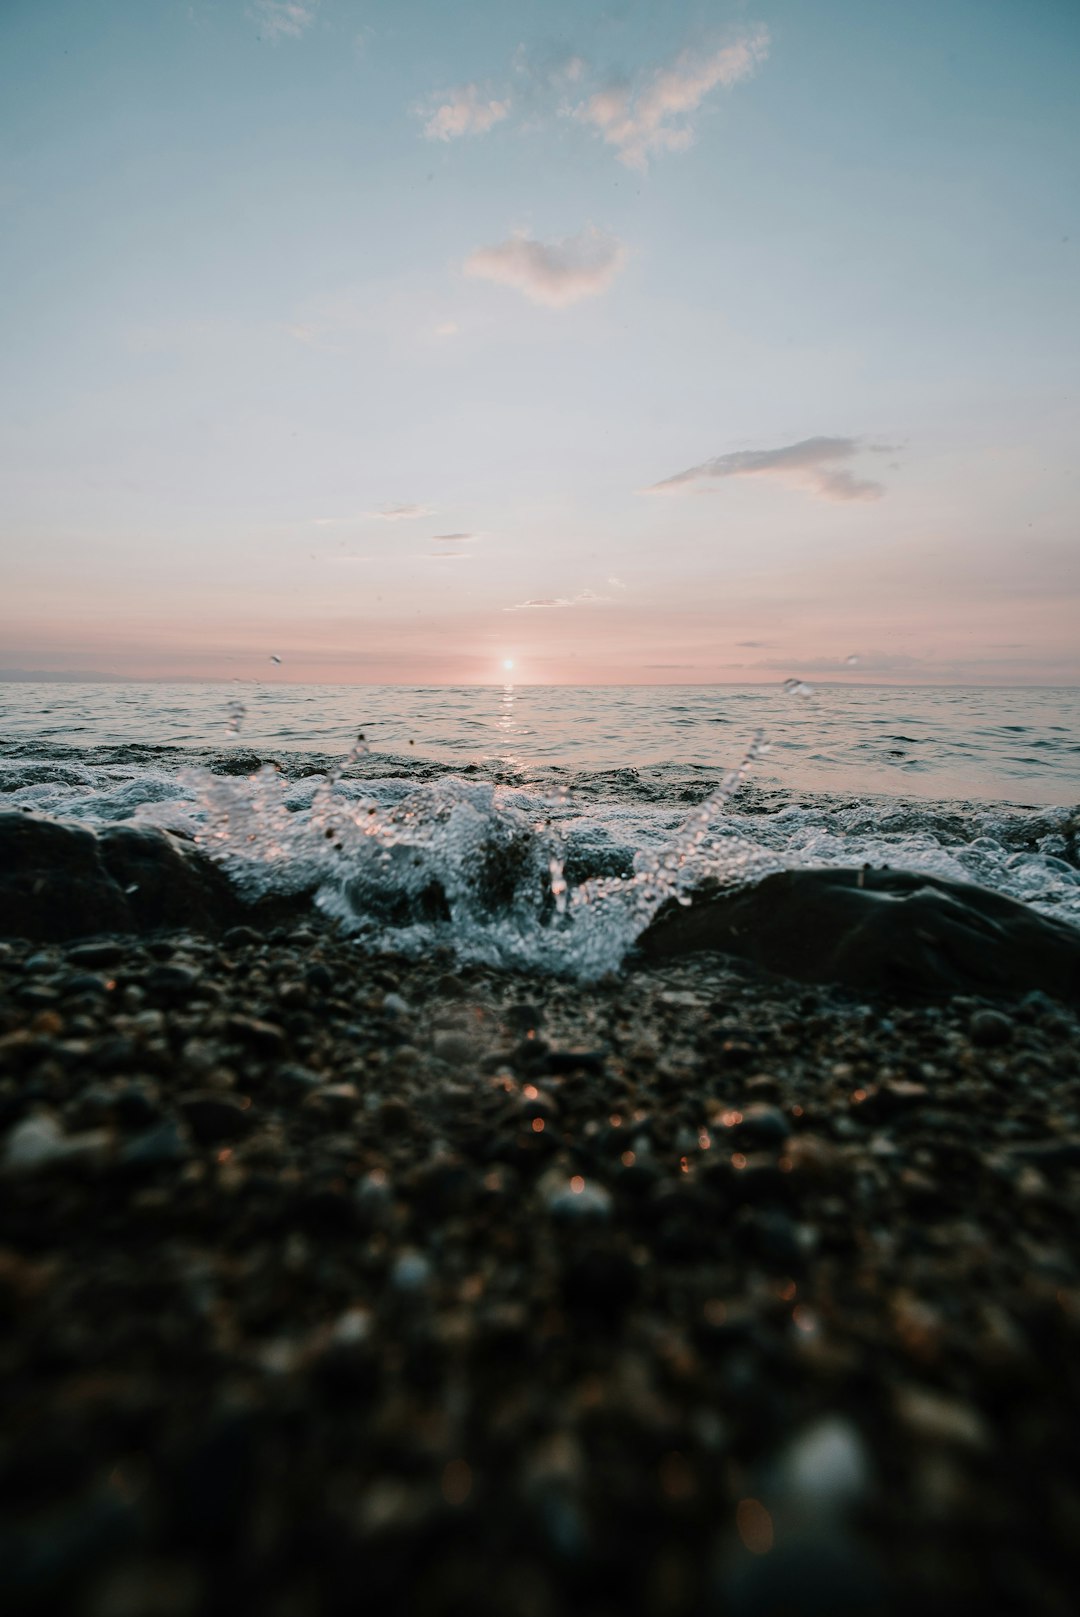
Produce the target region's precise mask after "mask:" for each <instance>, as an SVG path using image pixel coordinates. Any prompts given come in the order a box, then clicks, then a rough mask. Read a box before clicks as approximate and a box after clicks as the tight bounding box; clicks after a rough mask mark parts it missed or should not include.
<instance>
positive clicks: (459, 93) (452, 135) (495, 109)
mask: <svg viewBox="0 0 1080 1617" xmlns="http://www.w3.org/2000/svg"><path fill="white" fill-rule="evenodd" d="M436 100H437V101H438V102H439V105H438V106H435V107H431V106H429V107H427V108H423V109H421V110H420V116H421V117H422V118H425V119H426V120H427V121H426V123H425V124H424V134H425V135H426V136H427V138H428V140H458V139H459V138H460V137H461V136H462V135H484V134H486V133H487V131H488V130H489V129H492V128H493V127H494V126H495V124H497V123H501V122H502V120H503V119H504V118H505V117H506V116H507V114H508V113H509V111H510V101H509V98H508V99H507V100H505V101H494V100H492V101H486V100H484V99H483V98H482V97H481V94H480V89H479V87H478V86H477V85H475V84H463V85H461V87H460V88H459V89H457V90H446V91H444V92H443V94H442V96H440V97H436Z"/></svg>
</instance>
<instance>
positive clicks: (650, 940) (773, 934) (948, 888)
mask: <svg viewBox="0 0 1080 1617" xmlns="http://www.w3.org/2000/svg"><path fill="white" fill-rule="evenodd" d="M640 948H641V952H642V953H643V954H644V955H645V956H646V957H647V958H648V959H650V960H665V959H671V958H673V957H676V956H679V955H682V954H687V953H690V952H692V951H694V950H698V949H715V950H718V951H720V952H721V953H725V954H733V955H739V956H741V957H743V958H745V959H749V960H751V961H753V962H754V963H755V964H756V965H758V966H759V967H761V968H762V969H764V970H766V971H769V972H775V973H777V974H778V975H781V976H786V977H794V978H797V979H800V980H802V981H804V982H838V983H845V984H848V985H849V986H851V987H855V988H870V989H878V990H891V991H893V992H896V993H915V994H947V993H962V992H968V993H971V992H975V993H985V992H998V993H1000V992H1006V993H1022V992H1024V991H1025V990H1027V989H1031V988H1041V989H1043V990H1044V991H1045V992H1048V993H1052V994H1056V995H1058V996H1060V997H1061V998H1064V999H1067V1000H1071V1001H1076V1000H1080V931H1078V930H1077V929H1075V928H1073V927H1071V926H1067V925H1065V924H1064V923H1063V922H1060V921H1052V920H1048V919H1047V918H1046V917H1044V916H1042V915H1039V914H1038V913H1037V912H1036V911H1035V910H1032V909H1030V908H1029V907H1028V906H1027V905H1025V904H1020V903H1017V901H1016V900H1015V899H1011V898H1005V897H1003V896H1002V895H1001V894H1000V893H992V892H989V891H987V890H986V889H984V888H981V887H975V886H970V885H967V884H966V883H961V882H953V881H946V880H944V879H943V878H941V877H937V876H924V875H920V874H916V873H913V872H908V871H899V870H870V869H864V870H785V871H778V872H776V873H775V874H774V875H771V876H766V877H765V878H764V880H763V881H760V882H758V883H757V884H756V885H755V886H753V887H747V888H741V889H739V890H737V891H734V892H732V891H723V890H718V889H716V888H713V889H711V890H710V889H705V890H703V891H702V892H701V893H699V895H698V896H697V899H696V900H695V902H694V904H693V905H692V906H691V907H690V908H689V909H683V908H682V907H680V906H678V905H675V904H671V905H668V906H665V908H664V909H663V910H661V912H660V914H659V915H658V916H657V918H656V920H655V921H654V922H653V923H652V925H651V926H650V927H649V928H648V929H647V930H646V932H645V933H644V934H643V936H642V938H641V940H640Z"/></svg>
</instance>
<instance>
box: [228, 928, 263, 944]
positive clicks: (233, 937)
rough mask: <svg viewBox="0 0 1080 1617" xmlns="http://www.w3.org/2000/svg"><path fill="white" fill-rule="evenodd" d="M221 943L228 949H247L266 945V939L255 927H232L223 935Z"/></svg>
mask: <svg viewBox="0 0 1080 1617" xmlns="http://www.w3.org/2000/svg"><path fill="white" fill-rule="evenodd" d="M221 941H222V944H223V945H224V947H225V948H226V949H246V948H249V947H251V946H252V945H256V946H257V945H258V944H261V943H265V942H266V938H265V936H264V934H263V933H262V932H257V931H256V930H255V928H254V927H253V926H230V927H229V928H228V930H227V931H226V932H223V933H222V936H221Z"/></svg>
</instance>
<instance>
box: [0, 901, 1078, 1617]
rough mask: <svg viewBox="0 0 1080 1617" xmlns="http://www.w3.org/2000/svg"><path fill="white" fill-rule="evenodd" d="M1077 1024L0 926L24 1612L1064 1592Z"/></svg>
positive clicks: (1072, 1487)
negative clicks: (26, 934)
mask: <svg viewBox="0 0 1080 1617" xmlns="http://www.w3.org/2000/svg"><path fill="white" fill-rule="evenodd" d="M1078 1052H1080V1043H1078V1040H1077V1023H1076V1016H1075V1014H1074V1012H1073V1011H1072V1010H1071V1009H1069V1008H1068V1007H1067V1006H1066V1005H1064V1004H1062V1003H1059V1002H1057V1001H1055V1000H1054V999H1053V998H1051V997H1049V996H1047V995H1045V994H1043V993H1041V992H1039V991H1035V992H1029V993H1027V994H1025V995H1023V996H1019V997H1018V996H1015V995H1014V996H1008V995H1006V996H1001V997H997V998H990V999H988V998H986V997H980V996H972V995H966V996H965V995H955V994H954V995H952V996H948V997H944V998H938V999H936V1000H930V999H925V998H924V999H899V998H897V997H895V996H892V997H890V996H884V995H881V994H873V993H862V992H856V991H853V990H851V989H844V988H839V987H837V988H834V987H830V986H828V985H824V986H822V985H818V986H813V987H807V986H806V985H803V984H797V983H792V982H789V981H786V980H784V979H782V978H778V977H770V976H768V975H766V974H761V973H756V972H755V971H754V970H753V969H752V968H751V967H749V966H743V965H740V964H739V963H738V962H735V961H733V960H731V959H730V958H728V957H725V956H721V955H718V954H710V953H708V952H705V953H701V954H697V955H695V956H693V957H688V958H685V959H681V960H674V961H669V962H661V963H653V964H643V963H640V962H638V963H630V964H629V965H628V968H627V969H626V971H624V972H623V973H621V974H619V975H618V976H610V977H608V978H605V979H603V980H602V981H600V982H599V983H593V984H580V983H573V982H559V981H555V980H552V979H551V978H544V977H540V976H538V975H536V974H531V975H530V974H527V973H510V972H500V971H496V970H492V969H489V968H485V967H482V966H462V965H461V964H460V963H457V962H455V960H454V958H453V956H452V955H451V954H450V953H449V952H448V951H441V953H440V952H438V951H436V952H435V953H433V954H432V956H431V957H430V958H426V959H422V960H416V959H412V960H410V959H406V958H404V957H400V956H395V955H393V954H382V955H376V954H372V953H370V952H366V951H365V950H364V949H363V948H362V947H360V946H358V944H357V943H355V942H354V941H352V940H350V939H348V938H346V937H343V936H341V935H340V934H339V933H338V932H336V931H335V930H334V929H333V928H331V927H329V926H328V925H327V924H325V923H324V922H322V921H320V920H318V919H317V918H316V919H311V920H303V921H301V922H300V923H299V924H298V923H296V922H291V923H289V924H287V925H285V926H279V927H277V928H275V929H272V930H270V931H269V932H266V931H263V930H256V929H254V928H252V927H248V926H238V927H232V928H231V929H229V930H226V931H225V932H224V933H223V934H221V935H219V936H217V937H212V936H204V935H201V934H200V933H198V932H197V931H192V930H183V931H176V930H171V931H170V930H168V929H164V930H162V929H159V930H157V931H156V932H154V933H152V934H151V935H148V936H140V937H121V936H109V935H101V936H96V937H93V938H91V939H89V940H81V941H67V942H53V943H40V942H38V943H32V942H26V941H19V940H17V939H16V940H13V941H11V942H8V943H6V944H3V945H0V1134H2V1143H0V1151H2V1157H0V1175H2V1178H0V1310H2V1313H3V1317H4V1322H5V1329H4V1332H3V1335H2V1339H0V1340H2V1346H0V1357H2V1366H3V1377H2V1383H0V1385H2V1392H0V1397H2V1399H3V1405H4V1411H3V1420H2V1422H0V1432H2V1438H0V1500H2V1515H3V1529H2V1538H0V1544H2V1550H3V1553H2V1557H0V1559H2V1564H3V1566H4V1568H5V1574H4V1581H5V1585H6V1594H5V1604H6V1608H7V1609H8V1610H9V1611H13V1612H14V1611H18V1612H27V1613H37V1612H45V1611H64V1612H65V1613H70V1614H71V1617H195V1614H201V1613H204V1612H209V1613H217V1612H222V1613H224V1612H226V1611H228V1612H236V1611H254V1610H259V1611H261V1612H264V1613H266V1614H267V1617H302V1614H303V1617H306V1614H308V1613H319V1614H322V1613H326V1614H327V1617H331V1614H333V1617H336V1614H338V1613H345V1612H353V1611H355V1610H357V1609H383V1610H401V1611H408V1612H410V1613H416V1614H417V1617H428V1614H431V1617H436V1614H438V1617H443V1614H449V1613H451V1612H453V1613H458V1612H461V1613H465V1612H469V1613H491V1614H492V1617H496V1614H498V1617H517V1614H521V1617H548V1614H551V1617H555V1614H557V1613H563V1612H581V1613H587V1614H589V1617H614V1614H615V1613H619V1614H633V1617H637V1614H639V1613H640V1614H641V1617H681V1614H686V1617H690V1614H698V1613H709V1612H716V1613H718V1614H719V1613H729V1612H730V1613H740V1614H747V1617H766V1614H772V1613H781V1612H783V1613H791V1612H795V1613H810V1612H820V1613H841V1612H850V1613H856V1612H858V1613H871V1612H882V1613H886V1612H894V1611H896V1612H901V1611H908V1610H911V1609H913V1608H914V1607H915V1606H918V1607H919V1608H921V1609H922V1610H923V1611H927V1612H938V1611H940V1612H942V1613H945V1612H949V1613H953V1612H958V1611H969V1610H970V1611H975V1610H983V1611H985V1610H988V1609H992V1610H994V1611H1008V1612H1016V1613H1021V1612H1022V1613H1036V1612H1037V1613H1047V1614H1051V1613H1053V1614H1057V1613H1060V1614H1061V1617H1066V1614H1067V1613H1071V1612H1072V1611H1074V1610H1075V1572H1076V1560H1075V1544H1076V1541H1077V1537H1078V1535H1080V1488H1078V1486H1077V1481H1076V1465H1075V1454H1074V1438H1075V1432H1076V1429H1077V1417H1078V1414H1080V1374H1078V1370H1077V1364H1078V1362H1080V1358H1078V1352H1077V1350H1078V1348H1080V1264H1078V1259H1077V1252H1076V1239H1075V1232H1076V1229H1077V1227H1078V1214H1080V1104H1078V1100H1077V1095H1078V1083H1077V1079H1078Z"/></svg>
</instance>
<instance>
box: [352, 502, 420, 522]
mask: <svg viewBox="0 0 1080 1617" xmlns="http://www.w3.org/2000/svg"><path fill="white" fill-rule="evenodd" d="M364 515H365V516H366V517H369V518H371V519H372V520H374V521H376V522H415V520H416V518H417V517H433V516H434V515H435V508H434V506H430V505H385V506H383V509H382V510H381V511H365V512H364Z"/></svg>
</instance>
